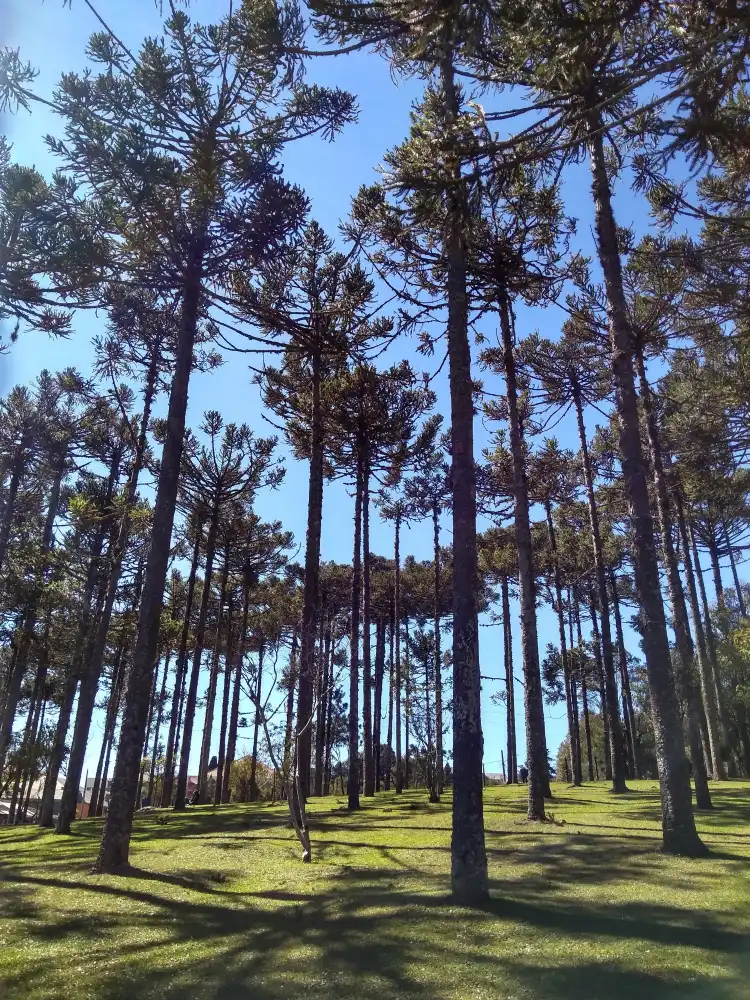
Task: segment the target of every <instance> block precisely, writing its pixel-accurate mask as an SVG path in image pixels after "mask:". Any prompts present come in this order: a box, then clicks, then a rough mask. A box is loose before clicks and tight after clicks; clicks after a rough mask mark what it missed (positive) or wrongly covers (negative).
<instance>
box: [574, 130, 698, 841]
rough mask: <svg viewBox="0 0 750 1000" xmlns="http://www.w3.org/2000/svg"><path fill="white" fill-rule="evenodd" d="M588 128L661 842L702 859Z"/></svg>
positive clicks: (611, 230) (625, 328) (603, 199)
mask: <svg viewBox="0 0 750 1000" xmlns="http://www.w3.org/2000/svg"><path fill="white" fill-rule="evenodd" d="M589 128H590V134H589V150H590V157H591V176H592V190H593V196H594V210H595V230H596V241H597V249H598V253H599V262H600V264H601V268H602V273H603V275H604V285H605V290H606V296H607V314H608V318H609V324H610V339H611V346H612V371H613V376H614V385H615V405H616V410H617V417H618V424H619V444H620V455H621V461H622V473H623V479H624V481H625V489H626V493H627V497H628V505H629V508H630V526H631V532H632V539H633V541H632V545H633V562H634V569H635V581H636V588H637V591H638V597H639V603H640V606H641V614H642V617H643V626H644V628H643V650H644V654H645V657H646V669H647V673H648V679H649V689H650V693H651V711H652V721H653V727H654V735H655V745H656V759H657V763H658V767H659V778H660V782H661V801H662V840H663V846H664V849H665V850H666V851H668V852H670V853H672V854H679V855H687V856H694V855H699V854H704V853H705V847H704V845H703V843H702V842H701V840H700V838H699V837H698V833H697V831H696V829H695V818H694V816H693V805H692V797H691V790H690V776H689V773H688V763H687V758H686V756H685V750H684V746H683V742H682V731H681V726H680V719H679V712H678V705H677V694H676V692H675V688H674V681H673V678H672V673H671V670H670V657H669V639H668V636H667V623H666V619H665V617H664V604H663V601H662V596H661V588H660V583H659V565H658V561H657V557H656V550H655V548H654V523H653V518H652V516H651V506H650V502H649V496H648V486H647V472H646V463H645V462H644V459H643V453H642V448H641V436H640V426H639V423H640V422H639V413H638V398H637V396H636V391H635V375H634V372H633V338H632V334H631V330H630V327H629V324H628V318H627V306H626V302H625V294H624V289H623V281H622V265H621V261H620V255H619V250H618V245H617V227H616V225H615V219H614V214H613V212H612V194H611V190H610V184H609V178H608V176H607V167H606V160H605V155H604V140H603V137H602V132H601V128H602V119H601V114H600V113H599V112H598V111H593V112H592V113H591V115H590V118H589Z"/></svg>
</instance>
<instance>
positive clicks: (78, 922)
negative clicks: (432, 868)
mask: <svg viewBox="0 0 750 1000" xmlns="http://www.w3.org/2000/svg"><path fill="white" fill-rule="evenodd" d="M131 874H132V879H131V877H128V878H122V879H120V878H117V879H110V880H108V881H107V882H101V881H94V880H91V881H87V882H84V883H81V882H73V881H68V880H64V879H59V878H49V879H48V878H37V877H34V876H30V875H26V874H19V875H17V876H15V877H14V882H15V883H16V886H15V887H14V892H15V891H16V890H17V888H20V889H21V890H22V892H23V893H25V895H24V897H23V898H24V903H25V904H28V902H29V898H30V897H29V895H28V893H29V891H31V890H33V889H35V888H37V887H38V888H58V889H63V890H70V891H71V892H74V893H76V894H77V897H76V898H79V897H80V896H81V895H82V894H83V895H84V896H86V897H88V898H89V899H91V898H92V897H98V899H97V905H98V906H101V910H100V911H97V913H96V914H92V916H91V918H90V920H89V919H87V918H85V917H80V918H79V917H71V916H70V915H67V914H66V915H64V916H63V917H62V918H61V919H60V920H57V921H55V920H51V921H50V920H49V919H48V917H46V916H45V919H44V920H42V912H41V909H40V911H39V913H38V914H37V916H36V919H29V918H28V917H26V918H25V919H26V922H27V924H28V928H27V933H28V934H29V935H30V936H32V937H37V938H41V939H43V940H51V939H60V938H64V937H66V936H68V935H80V934H82V933H83V934H85V935H86V938H87V950H88V952H89V954H88V961H89V968H88V970H87V971H88V975H87V977H86V981H85V983H81V984H80V985H81V987H82V988H83V987H84V986H85V987H86V989H87V990H88V991H89V992H90V993H91V995H92V996H96V997H97V1000H131V998H132V997H133V996H137V997H139V998H146V997H153V998H156V997H159V998H167V1000H189V998H190V1000H192V998H193V997H195V996H197V995H200V996H206V997H211V998H215V1000H219V998H221V1000H251V998H252V1000H281V998H289V997H291V996H294V995H296V994H298V993H304V995H305V996H306V997H307V998H312V1000H332V998H335V1000H343V998H352V997H363V998H368V1000H369V998H372V1000H376V998H377V1000H385V998H386V997H388V998H390V997H392V996H394V995H397V996H400V997H414V998H421V997H434V996H435V992H436V984H438V983H439V984H440V987H441V988H448V989H450V988H456V989H460V990H461V995H465V996H473V995H480V994H481V995H485V994H486V992H487V987H488V985H489V984H491V992H494V995H497V996H502V995H503V989H504V988H505V987H507V988H508V993H509V994H512V995H515V994H516V992H517V991H518V989H519V987H523V988H524V991H525V990H526V989H528V991H529V995H533V996H534V997H535V998H537V1000H569V998H571V997H575V998H576V1000H604V998H607V1000H616V998H623V1000H624V998H625V997H628V998H630V997H632V996H639V998H640V1000H652V998H653V1000H657V998H658V1000H678V997H679V998H683V997H685V996H688V997H690V996H696V997H698V996H699V997H701V998H702V1000H730V997H731V998H734V997H737V996H738V995H739V994H738V992H737V989H738V986H739V983H740V980H739V976H738V979H737V980H736V981H734V982H732V981H727V980H723V981H718V984H717V981H716V980H715V979H712V978H709V977H707V976H706V977H703V976H700V975H694V976H692V977H691V976H690V975H689V974H688V972H687V971H686V969H689V965H687V966H686V967H683V968H682V969H681V970H679V971H675V973H674V975H672V974H671V973H670V970H669V968H665V969H662V970H660V972H659V974H652V973H649V972H644V971H635V970H634V968H632V967H631V966H629V965H627V964H625V965H621V964H620V963H619V962H618V961H608V962H606V963H601V964H600V963H587V964H583V965H572V964H571V966H570V967H568V966H559V965H555V964H554V963H552V967H549V966H548V964H547V962H546V961H545V955H546V954H547V952H548V950H549V942H550V940H554V939H555V937H557V936H564V937H565V938H568V939H570V941H571V942H576V941H579V942H580V941H587V942H591V941H600V942H601V943H602V944H603V945H604V946H606V947H607V948H608V950H609V948H610V944H611V943H613V942H623V943H624V944H625V945H627V942H629V941H631V942H643V945H644V946H648V945H649V944H652V945H655V946H677V947H682V948H700V949H702V950H703V951H706V950H708V951H710V952H712V953H713V954H714V955H715V956H717V957H719V956H724V958H725V959H727V960H728V961H727V964H728V965H730V966H731V965H732V964H733V962H734V960H735V957H736V956H741V955H743V954H745V953H747V950H748V948H750V936H748V935H746V934H740V933H738V932H737V931H735V930H733V929H731V928H729V927H727V926H726V924H724V923H722V921H721V920H720V919H719V918H717V917H712V916H708V915H704V914H697V913H692V912H690V911H686V910H679V909H676V908H672V907H666V906H657V905H650V904H639V903H627V904H612V903H609V904H604V903H602V904H599V903H588V902H581V901H579V900H560V899H557V898H554V897H552V898H551V897H550V896H549V894H548V893H547V894H545V892H544V891H542V890H540V889H532V888H530V887H524V886H519V885H518V884H515V883H511V882H504V881H497V882H495V883H494V885H493V892H495V893H497V894H498V895H496V896H495V897H494V898H493V899H492V901H491V902H490V903H488V904H487V905H486V906H485V907H482V908H479V909H467V910H464V911H462V912H461V914H460V917H459V915H458V914H457V912H456V910H455V908H453V907H452V906H451V905H450V903H449V901H448V899H447V898H446V897H445V891H446V888H447V883H446V879H445V878H444V877H442V876H429V875H426V874H425V873H424V872H420V873H418V875H417V877H418V878H419V884H420V890H419V891H409V879H408V878H407V879H406V880H404V879H403V877H402V876H401V875H400V874H399V873H394V872H392V871H391V872H388V871H382V870H381V871H370V872H364V873H363V872H361V871H360V872H354V871H347V872H344V873H342V874H341V875H340V876H338V877H334V878H333V888H332V890H331V891H329V892H326V893H324V894H321V895H318V896H313V897H310V896H305V895H303V894H301V893H295V892H293V891H279V890H270V891H267V892H256V893H245V894H242V893H223V892H215V893H214V894H213V895H212V896H211V898H210V899H209V898H207V897H206V896H205V895H203V896H202V897H200V898H198V899H196V898H195V897H194V896H192V894H191V895H189V896H187V897H186V898H179V899H178V898H174V895H171V896H167V895H165V894H163V893H161V892H159V889H158V886H157V885H156V883H158V882H165V883H167V884H169V885H170V887H172V886H174V884H175V880H174V879H173V878H171V877H168V876H167V877H163V876H160V875H158V874H154V875H152V876H150V877H149V878H148V879H147V880H146V879H143V875H144V874H145V873H141V872H137V871H136V872H133V873H131ZM138 880H140V881H149V882H153V883H154V884H155V885H154V890H153V891H152V890H151V889H150V888H148V887H147V886H144V885H141V884H138ZM177 884H178V885H179V886H180V888H185V886H184V885H183V882H182V880H178V882H177ZM423 887H424V888H423ZM89 894H91V895H89ZM271 901H273V902H274V903H275V904H276V906H275V907H274V908H270V909H269V908H268V903H269V902H271ZM123 903H127V904H132V903H138V904H141V905H140V906H139V908H138V910H137V911H134V910H133V909H132V906H130V908H129V909H128V910H127V912H122V910H121V909H118V907H121V906H122V904H123ZM108 906H111V908H109V909H108V908H107V907H108ZM384 909H385V910H386V911H387V913H388V916H387V919H384V918H383V911H384ZM136 915H137V916H136ZM22 919H24V918H22ZM134 919H137V921H138V926H139V928H140V931H141V933H140V934H139V936H138V938H137V940H135V941H134V940H132V939H130V938H129V937H128V936H127V934H125V933H123V931H124V930H125V924H126V923H129V924H132V922H133V920H134ZM457 919H460V921H461V948H460V949H459V950H458V951H457V950H456V927H457V925H456V920H457ZM94 921H95V922H96V932H95V933H91V934H90V933H89V927H90V925H92V924H93V923H94ZM551 936H552V937H551ZM495 938H497V939H499V940H503V939H507V942H508V943H507V946H506V947H505V948H504V950H503V951H502V952H501V954H499V955H498V954H497V953H496V954H494V955H493V954H490V953H489V951H488V942H491V941H493V939H495ZM520 940H523V943H524V952H525V955H526V956H527V958H528V962H524V961H520V960H519V957H518V948H517V943H518V942H519V941H520ZM608 942H609V944H608ZM200 944H202V945H203V948H202V949H199V945H200ZM188 945H189V950H186V947H187V946H188ZM113 947H114V949H115V954H116V959H117V960H116V961H115V962H114V963H113V962H112V961H111V956H112V949H113ZM105 948H106V950H107V953H108V954H109V955H110V960H109V961H108V962H101V963H100V964H97V955H98V954H104V951H105ZM165 948H172V949H173V951H172V954H171V955H169V960H167V955H166V954H165V951H164V949H165ZM99 949H101V952H100V951H99ZM185 954H189V955H193V956H196V957H194V958H193V959H191V960H190V961H189V962H187V961H186V962H185V964H184V965H180V964H179V961H178V962H177V963H175V961H174V958H175V956H179V955H185ZM574 955H575V945H572V950H571V963H572V962H573V957H574ZM198 956H199V957H198ZM454 962H458V965H457V966H454V964H453V963H454ZM667 962H668V959H667ZM681 963H682V965H683V966H685V963H684V959H681ZM425 969H428V970H430V971H431V972H432V978H430V976H425V975H424V970H425ZM419 970H423V971H422V972H421V973H420V972H419ZM25 971H26V970H24V972H25ZM44 971H45V970H41V969H40V968H39V967H38V965H35V968H34V969H33V970H29V975H30V977H34V978H36V979H37V981H38V977H39V975H40V974H42V973H43V972H44ZM60 971H61V972H63V971H64V970H60ZM51 973H52V969H51V968H50V974H51ZM451 976H453V977H456V981H453V980H452V979H451ZM446 977H447V978H446ZM8 995H9V996H11V997H12V996H14V995H19V994H13V993H10V994H8ZM20 995H22V994H20Z"/></svg>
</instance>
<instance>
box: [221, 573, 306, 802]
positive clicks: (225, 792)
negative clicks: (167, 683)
mask: <svg viewBox="0 0 750 1000" xmlns="http://www.w3.org/2000/svg"><path fill="white" fill-rule="evenodd" d="M249 613H250V584H249V581H248V580H247V579H246V580H245V581H244V583H243V587H242V624H241V625H240V635H239V640H238V642H237V662H236V664H235V667H234V686H233V688H232V709H231V712H230V715H229V735H228V736H227V755H226V761H225V763H224V777H223V779H222V782H221V801H222V802H229V797H230V794H231V786H230V779H231V776H232V764H233V763H234V758H235V754H236V752H237V728H238V726H239V721H240V692H241V684H242V663H243V661H244V659H245V644H246V642H247V619H248V615H249ZM296 646H297V633H296V631H295V633H294V638H293V640H292V659H291V662H292V663H293V662H294V658H295V655H296V651H297V650H296ZM290 683H291V685H292V689H293V688H294V680H293V679H290ZM290 733H291V730H290Z"/></svg>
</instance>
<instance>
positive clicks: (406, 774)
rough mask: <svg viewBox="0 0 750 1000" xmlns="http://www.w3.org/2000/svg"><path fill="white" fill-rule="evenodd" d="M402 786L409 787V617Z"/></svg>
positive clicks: (406, 635)
mask: <svg viewBox="0 0 750 1000" xmlns="http://www.w3.org/2000/svg"><path fill="white" fill-rule="evenodd" d="M404 640H405V642H404V653H405V655H404V668H405V669H404V788H408V787H409V722H410V718H409V716H410V713H411V663H410V658H409V619H408V617H407V618H406V620H405V622H404Z"/></svg>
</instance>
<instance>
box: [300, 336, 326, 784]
mask: <svg viewBox="0 0 750 1000" xmlns="http://www.w3.org/2000/svg"><path fill="white" fill-rule="evenodd" d="M321 365H322V359H321V354H320V350H316V351H315V352H314V354H313V357H312V414H311V433H310V476H309V483H308V500H307V538H306V543H305V581H304V593H303V601H302V638H301V651H300V676H299V697H298V699H297V729H298V735H297V755H298V759H297V767H298V774H299V784H300V787H301V788H302V789H303V791H304V794H305V795H307V794H308V792H309V789H310V756H311V748H312V743H311V737H312V723H311V713H312V696H313V688H312V683H313V673H314V668H315V628H316V624H317V621H318V606H319V587H320V534H321V525H322V521H323V451H324V448H323V438H324V434H323V419H322V406H321V397H320V384H321Z"/></svg>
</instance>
